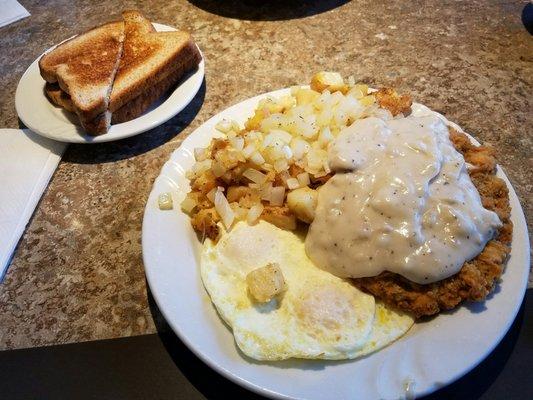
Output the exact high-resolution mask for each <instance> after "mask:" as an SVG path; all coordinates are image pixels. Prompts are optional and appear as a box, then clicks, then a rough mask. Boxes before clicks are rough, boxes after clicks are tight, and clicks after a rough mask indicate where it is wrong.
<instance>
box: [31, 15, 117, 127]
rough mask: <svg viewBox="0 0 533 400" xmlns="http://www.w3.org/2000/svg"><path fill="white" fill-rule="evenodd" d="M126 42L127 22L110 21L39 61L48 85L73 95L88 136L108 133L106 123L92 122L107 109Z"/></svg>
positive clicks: (72, 97)
mask: <svg viewBox="0 0 533 400" xmlns="http://www.w3.org/2000/svg"><path fill="white" fill-rule="evenodd" d="M123 40H124V23H123V22H110V23H107V24H104V25H102V26H99V27H97V28H94V29H91V30H89V31H88V32H85V33H83V34H81V35H78V36H76V37H74V38H72V39H70V40H67V41H66V42H64V43H62V44H60V45H59V46H57V47H56V48H55V49H53V50H52V51H50V52H48V53H46V54H45V55H43V56H42V57H41V59H40V60H39V69H40V72H41V76H42V77H43V78H44V79H45V80H46V81H47V82H49V83H55V82H57V83H58V84H59V86H60V87H61V89H62V90H63V91H65V92H66V93H67V94H69V95H70V98H71V102H72V105H73V107H74V110H75V112H76V114H78V116H79V118H80V121H81V123H82V125H83V126H84V128H85V129H86V130H87V131H88V132H89V133H92V134H100V133H105V132H106V131H107V127H106V126H105V124H103V125H102V123H98V124H94V123H90V121H91V120H93V119H94V118H96V117H97V116H100V115H101V114H102V113H105V112H106V111H107V109H108V106H109V95H110V93H111V89H112V85H113V81H114V78H115V74H116V72H117V69H118V65H119V62H120V59H121V56H122V47H123ZM100 119H101V118H100ZM107 119H108V118H107ZM107 119H106V118H104V119H101V121H102V122H105V121H106V120H107ZM95 129H96V130H95Z"/></svg>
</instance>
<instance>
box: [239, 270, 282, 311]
mask: <svg viewBox="0 0 533 400" xmlns="http://www.w3.org/2000/svg"><path fill="white" fill-rule="evenodd" d="M246 283H247V284H248V290H249V292H250V294H251V295H252V297H253V298H254V300H256V301H257V302H259V303H266V302H269V301H270V300H272V299H273V298H274V297H275V296H277V295H278V294H279V293H281V292H283V291H284V290H285V287H286V285H285V279H284V278H283V272H282V271H281V268H280V267H279V265H278V264H276V263H272V264H267V265H265V266H264V267H260V268H257V269H254V270H253V271H251V272H249V273H248V275H246Z"/></svg>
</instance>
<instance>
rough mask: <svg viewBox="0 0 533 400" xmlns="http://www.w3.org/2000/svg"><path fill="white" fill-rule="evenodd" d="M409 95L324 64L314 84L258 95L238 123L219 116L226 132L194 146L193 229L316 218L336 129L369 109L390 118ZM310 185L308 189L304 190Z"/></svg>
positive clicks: (189, 201)
mask: <svg viewBox="0 0 533 400" xmlns="http://www.w3.org/2000/svg"><path fill="white" fill-rule="evenodd" d="M410 108H411V98H410V97H409V96H407V95H403V96H399V95H398V94H397V93H396V92H395V91H394V90H392V89H387V88H385V89H381V90H379V91H377V92H371V91H369V88H368V86H367V85H365V84H362V83H357V84H356V83H355V81H354V79H353V78H349V79H348V80H347V81H345V80H344V79H343V78H342V77H341V75H339V74H338V73H334V72H320V73H318V74H317V75H315V76H314V77H313V78H312V80H311V86H310V88H306V87H294V88H292V89H291V93H290V95H287V96H283V97H281V98H277V99H274V98H267V99H264V100H261V101H260V102H259V104H258V106H257V108H256V110H255V112H254V115H253V116H251V117H250V118H249V119H248V120H247V121H246V123H245V125H244V127H241V126H240V125H239V124H237V123H236V122H235V121H225V120H224V121H221V122H220V123H218V124H217V125H216V129H217V130H218V131H219V132H220V133H222V135H223V137H221V138H216V139H213V140H212V142H211V144H210V145H209V147H208V148H206V149H204V148H198V149H195V151H194V156H195V159H196V163H195V165H194V166H193V168H192V169H191V170H189V171H188V175H187V178H189V179H190V181H191V189H192V190H191V192H190V193H188V194H187V197H186V198H185V200H184V201H183V203H182V209H183V210H184V211H185V212H186V213H188V214H189V215H190V216H191V218H192V225H193V227H194V229H195V230H196V231H198V232H200V233H201V234H202V235H203V236H204V237H205V236H207V237H209V238H211V239H216V238H217V236H218V234H219V228H220V223H222V224H223V226H224V227H225V228H226V229H230V227H231V226H232V225H233V224H234V223H235V222H236V221H239V220H246V221H248V223H251V224H253V223H255V222H256V221H257V220H259V219H264V220H266V221H269V222H270V223H272V224H274V225H276V226H278V227H280V228H283V229H295V228H296V220H297V219H299V220H301V221H303V222H305V223H310V222H312V219H313V215H314V207H315V205H316V189H317V188H318V187H319V186H321V185H323V184H324V183H325V182H327V180H328V179H329V178H330V177H331V171H330V169H329V166H328V159H327V149H328V146H329V144H330V143H331V142H332V141H333V140H334V139H335V137H336V136H337V135H338V134H339V132H340V131H341V130H342V129H344V128H345V127H347V126H350V125H351V124H352V123H353V122H354V121H355V120H357V119H360V118H365V117H368V116H379V117H380V118H385V119H387V118H393V117H394V116H396V115H399V114H402V113H404V114H406V113H409V112H410ZM301 189H305V190H301Z"/></svg>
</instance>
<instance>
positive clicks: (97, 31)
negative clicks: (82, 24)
mask: <svg viewBox="0 0 533 400" xmlns="http://www.w3.org/2000/svg"><path fill="white" fill-rule="evenodd" d="M200 60H201V56H200V53H199V51H198V48H197V47H196V45H195V44H194V42H193V40H192V38H191V36H190V35H189V34H188V33H186V32H181V31H172V32H156V31H155V29H154V27H153V26H152V24H151V22H150V21H149V20H148V19H146V18H145V17H144V16H143V15H142V14H140V13H139V12H138V11H125V12H124V13H123V21H118V22H111V23H108V24H105V25H102V26H101V27H97V28H94V29H92V30H90V31H88V32H86V33H84V34H81V35H78V36H76V37H75V38H73V39H70V40H68V41H67V42H65V43H63V44H60V45H59V46H57V47H56V48H55V49H54V50H52V51H50V52H49V53H47V54H45V55H43V57H41V59H40V60H39V67H40V71H41V75H42V77H43V78H44V79H45V80H46V81H47V84H46V87H45V92H46V95H47V96H48V98H49V99H50V100H51V101H52V102H53V103H54V104H56V105H58V106H60V107H63V108H64V109H65V110H67V111H71V112H75V113H76V114H77V115H78V117H79V119H80V122H81V124H82V126H83V128H84V129H85V130H86V131H87V133H89V134H92V135H100V134H103V133H106V132H107V131H108V129H109V126H110V124H111V123H115V124H116V123H121V122H126V121H129V120H131V119H134V118H136V117H138V116H139V115H141V114H142V113H143V112H144V111H146V109H147V108H148V107H149V106H150V105H151V104H152V103H153V102H154V101H155V100H157V99H158V98H159V97H161V95H163V94H164V93H165V92H167V91H168V90H169V89H170V88H171V87H172V86H174V85H175V84H176V83H177V82H178V81H179V80H180V78H181V77H182V76H183V75H184V74H185V73H187V72H188V71H190V70H192V69H193V68H195V67H196V66H197V65H198V63H199V62H200Z"/></svg>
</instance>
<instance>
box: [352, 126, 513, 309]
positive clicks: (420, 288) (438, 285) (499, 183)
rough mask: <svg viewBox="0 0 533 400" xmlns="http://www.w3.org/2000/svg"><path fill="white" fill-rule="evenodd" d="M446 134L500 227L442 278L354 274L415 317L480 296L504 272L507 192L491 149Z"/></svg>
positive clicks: (455, 133)
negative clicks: (423, 279)
mask: <svg viewBox="0 0 533 400" xmlns="http://www.w3.org/2000/svg"><path fill="white" fill-rule="evenodd" d="M450 139H451V141H452V143H453V144H454V146H455V148H456V149H457V150H458V151H459V152H460V153H461V154H463V156H464V158H465V160H466V162H467V163H468V164H469V173H470V177H471V179H472V182H473V183H474V186H475V187H476V189H477V190H478V191H479V194H480V196H481V201H482V203H483V206H484V207H485V208H487V209H489V210H492V211H494V212H495V213H496V214H498V216H499V218H500V220H501V223H502V225H501V227H500V228H499V229H498V231H497V232H496V233H495V235H494V237H493V238H492V240H490V241H489V242H488V243H487V244H486V246H485V248H484V249H483V250H482V251H481V253H479V254H478V255H477V256H476V257H474V258H473V259H471V260H469V261H467V262H465V263H464V265H463V266H462V268H461V269H460V270H459V272H458V273H457V274H455V275H452V276H450V277H449V278H446V279H443V280H442V281H438V282H435V283H430V284H426V285H421V284H417V283H415V282H412V281H409V280H408V279H405V278H404V277H402V276H401V275H398V274H394V273H390V272H383V273H381V274H380V275H378V276H375V277H367V278H361V279H357V280H355V283H356V284H357V285H358V287H360V288H362V289H364V290H365V291H368V292H369V293H372V294H374V295H375V296H377V297H378V298H380V299H382V300H383V301H385V302H387V303H389V304H394V305H396V306H397V307H400V308H401V309H403V310H406V311H408V312H410V313H412V314H414V315H415V316H418V317H420V316H424V315H433V314H436V313H438V312H439V311H441V310H449V309H452V308H454V307H456V306H457V305H458V304H460V303H461V302H462V301H465V300H471V301H482V300H484V299H485V298H486V297H487V295H488V294H489V293H490V292H491V291H492V289H493V288H494V285H495V283H496V282H497V281H498V279H499V278H500V277H501V275H502V273H503V270H504V267H505V262H506V260H507V258H508V255H509V252H510V246H511V240H512V236H513V224H512V222H511V209H510V206H509V193H508V190H507V186H506V185H505V182H504V181H503V180H502V179H500V178H498V177H496V175H495V171H496V161H495V158H494V155H493V153H494V151H493V149H492V148H490V147H485V146H475V145H473V144H472V142H471V141H470V140H469V138H468V137H467V136H466V135H465V134H463V133H460V132H458V131H456V130H454V129H450Z"/></svg>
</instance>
